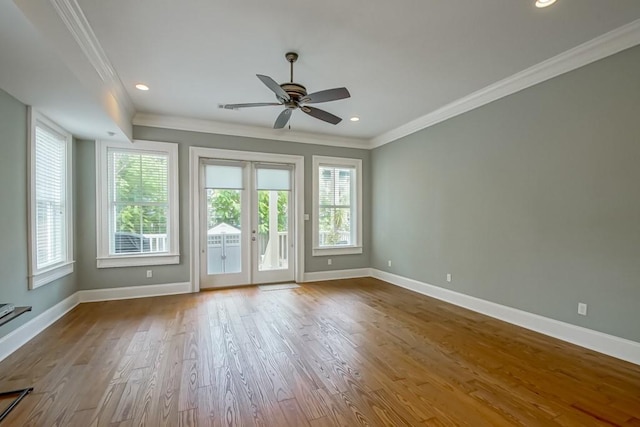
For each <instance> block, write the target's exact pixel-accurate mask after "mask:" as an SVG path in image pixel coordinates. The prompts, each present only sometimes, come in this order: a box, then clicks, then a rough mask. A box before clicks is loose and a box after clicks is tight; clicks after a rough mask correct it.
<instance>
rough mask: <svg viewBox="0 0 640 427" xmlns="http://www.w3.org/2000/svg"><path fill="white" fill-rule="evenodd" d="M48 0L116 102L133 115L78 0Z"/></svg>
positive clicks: (131, 106)
mask: <svg viewBox="0 0 640 427" xmlns="http://www.w3.org/2000/svg"><path fill="white" fill-rule="evenodd" d="M49 1H50V3H51V5H52V6H53V8H54V9H55V11H56V12H57V13H58V16H59V17H60V19H61V20H62V22H63V23H64V25H65V26H66V27H67V30H68V31H69V33H70V34H71V36H72V37H73V39H74V40H75V41H76V43H78V46H80V49H81V50H82V52H83V53H84V55H85V56H86V58H87V60H88V61H89V63H90V64H91V66H92V67H93V68H94V70H95V71H96V73H97V74H98V76H100V79H101V80H102V81H103V82H104V84H105V85H106V86H107V87H108V88H109V91H110V92H111V93H112V95H113V96H114V97H115V98H116V101H117V102H118V104H119V105H120V106H121V107H122V108H123V109H124V110H125V111H127V112H128V113H130V117H131V116H133V114H134V113H135V107H134V105H133V102H132V101H131V98H130V97H129V94H128V93H127V91H126V89H125V88H124V85H123V84H122V81H121V80H120V77H119V76H118V73H117V72H116V70H115V68H114V67H113V65H112V64H111V61H109V58H108V57H107V54H106V53H105V51H104V49H103V48H102V45H101V44H100V41H99V40H98V37H97V36H96V35H95V33H94V32H93V28H91V25H90V24H89V21H88V20H87V17H86V16H85V14H84V12H83V11H82V8H81V7H80V5H79V4H78V2H77V1H76V0H49Z"/></svg>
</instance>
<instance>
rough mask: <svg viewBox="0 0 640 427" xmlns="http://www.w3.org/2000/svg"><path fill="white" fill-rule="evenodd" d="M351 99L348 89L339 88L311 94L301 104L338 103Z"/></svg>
mask: <svg viewBox="0 0 640 427" xmlns="http://www.w3.org/2000/svg"><path fill="white" fill-rule="evenodd" d="M349 97H351V94H350V93H349V91H348V90H347V88H346V87H337V88H335V89H327V90H321V91H320V92H315V93H311V94H309V95H307V96H305V97H303V98H302V99H301V100H300V102H301V103H303V104H304V103H306V104H316V103H318V102H329V101H337V100H338V99H345V98H349Z"/></svg>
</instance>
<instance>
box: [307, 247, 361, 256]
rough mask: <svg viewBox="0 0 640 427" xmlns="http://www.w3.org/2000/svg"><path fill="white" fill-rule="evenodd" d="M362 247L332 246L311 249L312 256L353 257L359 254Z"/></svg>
mask: <svg viewBox="0 0 640 427" xmlns="http://www.w3.org/2000/svg"><path fill="white" fill-rule="evenodd" d="M361 253H362V246H332V247H328V248H313V252H312V255H313V256H327V255H353V254H361Z"/></svg>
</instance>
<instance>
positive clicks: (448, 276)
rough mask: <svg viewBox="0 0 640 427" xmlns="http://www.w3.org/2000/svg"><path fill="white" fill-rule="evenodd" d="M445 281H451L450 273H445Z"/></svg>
mask: <svg viewBox="0 0 640 427" xmlns="http://www.w3.org/2000/svg"><path fill="white" fill-rule="evenodd" d="M447 282H449V283H451V273H447Z"/></svg>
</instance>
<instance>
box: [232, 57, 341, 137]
mask: <svg viewBox="0 0 640 427" xmlns="http://www.w3.org/2000/svg"><path fill="white" fill-rule="evenodd" d="M285 58H287V61H289V64H290V68H291V81H290V82H289V83H282V84H280V85H279V84H278V83H276V81H275V80H273V79H272V78H271V77H269V76H263V75H262V74H256V76H257V77H258V78H259V79H260V81H261V82H262V83H264V84H265V86H267V87H268V88H269V89H271V90H272V91H273V92H274V93H275V94H276V98H277V100H278V102H256V103H251V104H222V105H220V108H224V109H227V110H236V109H239V108H248V107H267V106H284V107H285V108H284V110H283V111H282V112H281V113H280V115H278V118H277V119H276V122H275V123H274V125H273V128H274V129H282V128H283V127H285V126H286V125H287V123H289V119H290V118H291V113H292V112H293V110H295V109H297V108H299V109H300V110H302V111H303V112H304V113H307V114H308V115H310V116H311V117H315V118H316V119H320V120H323V121H325V122H327V123H331V124H332V125H337V124H338V123H340V122H341V121H342V119H341V118H340V117H338V116H335V115H333V114H331V113H329V112H327V111H324V110H321V109H319V108H315V107H309V106H308V105H307V104H318V103H320V102H329V101H337V100H338V99H344V98H349V97H350V96H351V94H350V93H349V91H348V90H347V88H344V87H339V88H335V89H327V90H321V91H320V92H314V93H311V94H307V88H305V87H304V86H302V85H301V84H299V83H294V82H293V63H294V62H296V61H297V60H298V54H297V53H295V52H288V53H287V54H285Z"/></svg>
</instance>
